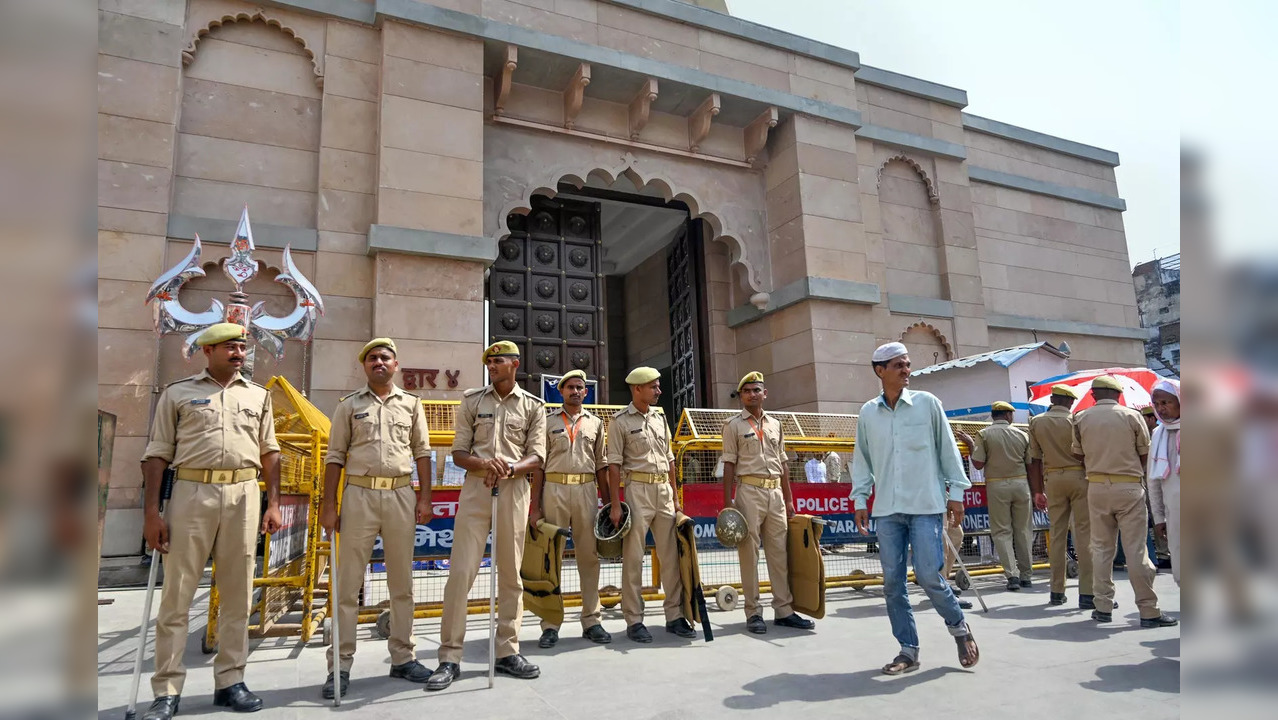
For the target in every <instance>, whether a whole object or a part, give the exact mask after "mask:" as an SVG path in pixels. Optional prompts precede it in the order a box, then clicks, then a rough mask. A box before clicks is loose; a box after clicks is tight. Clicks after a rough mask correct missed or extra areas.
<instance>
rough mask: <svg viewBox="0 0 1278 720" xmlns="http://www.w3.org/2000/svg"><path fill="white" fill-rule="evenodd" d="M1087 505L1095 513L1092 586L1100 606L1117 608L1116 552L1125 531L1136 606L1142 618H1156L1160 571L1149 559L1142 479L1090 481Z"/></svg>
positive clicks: (1128, 575) (1158, 613)
mask: <svg viewBox="0 0 1278 720" xmlns="http://www.w3.org/2000/svg"><path fill="white" fill-rule="evenodd" d="M1088 485H1089V487H1088V488H1087V506H1088V508H1089V509H1090V510H1091V515H1092V568H1093V573H1094V575H1093V579H1092V589H1093V591H1094V592H1093V594H1094V595H1095V596H1096V598H1095V601H1096V609H1097V610H1099V611H1101V612H1104V613H1108V612H1113V611H1114V555H1115V554H1117V552H1118V534H1119V533H1120V532H1121V533H1122V538H1123V552H1124V553H1126V555H1127V579H1128V580H1129V581H1131V584H1132V590H1133V591H1134V592H1135V594H1136V607H1137V609H1139V610H1140V616H1141V617H1142V618H1156V617H1158V616H1159V615H1161V614H1162V611H1161V610H1159V609H1158V595H1157V594H1155V593H1154V574H1155V573H1156V572H1157V570H1156V569H1155V568H1154V564H1153V563H1152V562H1150V560H1149V550H1148V549H1147V548H1146V547H1145V538H1146V534H1147V533H1148V532H1149V527H1148V523H1149V516H1148V515H1147V514H1146V510H1145V488H1144V487H1142V486H1141V484H1140V483H1138V482H1128V483H1122V482H1120V483H1116V482H1111V481H1109V480H1105V481H1102V482H1089V483H1088Z"/></svg>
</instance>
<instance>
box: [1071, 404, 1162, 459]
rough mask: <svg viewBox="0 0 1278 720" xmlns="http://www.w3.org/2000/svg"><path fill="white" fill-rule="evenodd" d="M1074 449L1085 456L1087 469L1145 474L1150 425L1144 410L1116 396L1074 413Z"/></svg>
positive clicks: (1072, 449) (1073, 450)
mask: <svg viewBox="0 0 1278 720" xmlns="http://www.w3.org/2000/svg"><path fill="white" fill-rule="evenodd" d="M1070 449H1071V451H1072V452H1074V453H1077V454H1078V455H1082V456H1084V458H1085V459H1084V463H1085V464H1086V466H1087V473H1088V474H1089V475H1090V474H1092V473H1103V474H1106V475H1127V476H1129V477H1145V467H1144V466H1143V465H1142V464H1141V462H1140V456H1141V455H1148V454H1149V428H1148V427H1146V426H1145V419H1144V418H1142V417H1141V416H1140V413H1138V412H1136V411H1135V410H1132V409H1131V408H1129V407H1123V406H1122V405H1119V404H1118V401H1116V400H1101V401H1100V402H1098V403H1096V404H1095V405H1093V406H1091V407H1089V408H1087V409H1086V410H1084V411H1082V412H1080V413H1078V414H1076V415H1075V416H1074V444H1073V446H1072V447H1071V448H1070Z"/></svg>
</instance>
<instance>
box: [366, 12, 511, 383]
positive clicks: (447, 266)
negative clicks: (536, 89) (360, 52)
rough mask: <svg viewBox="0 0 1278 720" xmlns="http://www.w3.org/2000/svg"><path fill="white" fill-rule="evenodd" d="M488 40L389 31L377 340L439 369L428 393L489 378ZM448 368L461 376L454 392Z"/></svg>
mask: <svg viewBox="0 0 1278 720" xmlns="http://www.w3.org/2000/svg"><path fill="white" fill-rule="evenodd" d="M483 53H484V46H483V42H482V41H480V40H477V39H474V38H463V37H459V36H455V35H450V34H448V33H444V32H439V31H435V30H430V29H426V28H420V27H416V26H411V25H406V24H402V23H396V22H391V21H387V22H385V23H384V25H383V26H382V60H381V62H382V85H381V87H382V94H381V98H380V103H381V108H380V110H381V117H380V125H379V132H378V133H377V142H378V150H377V152H378V155H379V162H378V167H377V176H376V181H377V190H376V192H377V202H376V212H375V216H376V217H375V224H374V225H373V227H372V228H371V231H370V236H369V246H368V253H369V254H370V255H375V256H376V262H375V269H374V277H373V281H374V295H373V328H374V333H373V334H374V335H387V336H390V337H394V338H395V339H396V341H397V342H399V344H400V366H401V367H404V368H420V369H427V370H438V371H439V372H438V374H437V375H436V376H435V380H434V382H435V385H436V387H435V388H433V389H432V388H430V386H429V383H427V385H426V387H425V388H423V389H422V391H421V392H422V394H423V396H424V397H428V398H438V399H444V398H449V399H455V398H458V397H460V394H461V391H462V390H464V389H466V388H468V387H476V386H478V385H480V384H482V382H483V373H482V367H481V364H480V362H479V356H480V352H481V351H482V348H483V345H484V344H485V342H486V338H485V337H484V334H483V321H484V304H483V300H484V268H485V267H486V266H487V265H489V264H490V263H491V262H492V260H493V259H494V258H495V257H496V245H495V242H494V241H493V240H491V239H486V238H482V237H480V236H481V234H482V232H483V220H484V218H483V174H484V173H483V170H484V156H483V138H484V122H483V107H484V96H483V88H484V82H483V61H484V58H483ZM445 371H450V372H453V373H456V372H458V371H460V376H458V380H457V384H456V386H455V387H451V388H450V387H449V381H448V378H447V375H446V372H445Z"/></svg>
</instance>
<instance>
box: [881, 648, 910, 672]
mask: <svg viewBox="0 0 1278 720" xmlns="http://www.w3.org/2000/svg"><path fill="white" fill-rule="evenodd" d="M918 669H919V661H918V660H914V659H912V658H911V657H910V656H909V655H906V654H905V653H901V654H900V655H897V656H896V657H894V658H892V662H890V663H888V664H887V665H884V666H883V674H884V675H901V674H904V673H909V672H914V671H915V670H918Z"/></svg>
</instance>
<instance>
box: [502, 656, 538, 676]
mask: <svg viewBox="0 0 1278 720" xmlns="http://www.w3.org/2000/svg"><path fill="white" fill-rule="evenodd" d="M497 672H499V673H505V674H507V675H509V676H511V677H516V678H519V679H520V680H532V679H533V678H535V677H537V676H539V675H541V668H539V667H537V666H536V665H533V664H532V663H530V662H528V661H527V660H525V659H524V656H523V655H507V656H506V657H504V658H497Z"/></svg>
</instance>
